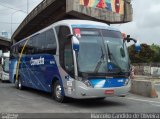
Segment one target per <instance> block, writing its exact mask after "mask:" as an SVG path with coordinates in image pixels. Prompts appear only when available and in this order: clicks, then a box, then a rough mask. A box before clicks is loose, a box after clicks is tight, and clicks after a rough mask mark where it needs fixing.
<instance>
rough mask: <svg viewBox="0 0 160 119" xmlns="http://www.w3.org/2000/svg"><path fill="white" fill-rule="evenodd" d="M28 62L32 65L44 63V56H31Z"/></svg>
mask: <svg viewBox="0 0 160 119" xmlns="http://www.w3.org/2000/svg"><path fill="white" fill-rule="evenodd" d="M30 64H31V66H34V65H43V64H44V58H41V57H40V58H39V59H33V57H32V58H31V60H30Z"/></svg>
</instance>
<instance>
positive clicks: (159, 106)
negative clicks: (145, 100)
mask: <svg viewBox="0 0 160 119" xmlns="http://www.w3.org/2000/svg"><path fill="white" fill-rule="evenodd" d="M151 105H153V106H157V107H160V105H157V104H151Z"/></svg>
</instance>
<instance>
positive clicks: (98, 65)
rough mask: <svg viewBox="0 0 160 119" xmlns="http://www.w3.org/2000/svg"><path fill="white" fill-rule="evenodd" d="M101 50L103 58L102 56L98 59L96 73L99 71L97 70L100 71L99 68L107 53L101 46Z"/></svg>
mask: <svg viewBox="0 0 160 119" xmlns="http://www.w3.org/2000/svg"><path fill="white" fill-rule="evenodd" d="M101 52H102V55H101V58H100V60H99V61H98V63H97V65H96V68H95V70H94V73H97V72H98V70H99V68H100V66H101V64H102V60H103V61H104V57H105V54H104V52H103V49H102V47H101Z"/></svg>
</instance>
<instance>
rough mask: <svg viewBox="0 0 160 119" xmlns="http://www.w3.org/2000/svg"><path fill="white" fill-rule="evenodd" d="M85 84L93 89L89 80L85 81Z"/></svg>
mask: <svg viewBox="0 0 160 119" xmlns="http://www.w3.org/2000/svg"><path fill="white" fill-rule="evenodd" d="M83 83H84V84H85V85H86V86H87V87H92V84H91V82H90V81H89V80H83Z"/></svg>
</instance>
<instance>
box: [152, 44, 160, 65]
mask: <svg viewBox="0 0 160 119" xmlns="http://www.w3.org/2000/svg"><path fill="white" fill-rule="evenodd" d="M151 49H152V50H154V52H155V55H154V58H153V62H157V63H160V46H159V45H155V44H152V45H151Z"/></svg>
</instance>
